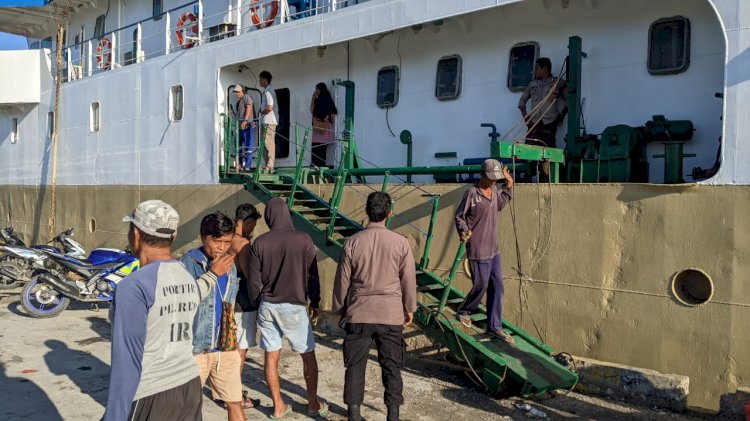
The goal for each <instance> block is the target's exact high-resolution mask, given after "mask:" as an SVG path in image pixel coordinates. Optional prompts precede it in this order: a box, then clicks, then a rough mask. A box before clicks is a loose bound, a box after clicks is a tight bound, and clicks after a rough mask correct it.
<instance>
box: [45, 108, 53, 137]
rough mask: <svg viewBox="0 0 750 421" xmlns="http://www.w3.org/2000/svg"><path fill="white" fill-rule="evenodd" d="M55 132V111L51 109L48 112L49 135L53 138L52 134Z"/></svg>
mask: <svg viewBox="0 0 750 421" xmlns="http://www.w3.org/2000/svg"><path fill="white" fill-rule="evenodd" d="M54 133H55V112H54V111H50V112H48V113H47V137H48V138H49V139H52V135H53V134H54Z"/></svg>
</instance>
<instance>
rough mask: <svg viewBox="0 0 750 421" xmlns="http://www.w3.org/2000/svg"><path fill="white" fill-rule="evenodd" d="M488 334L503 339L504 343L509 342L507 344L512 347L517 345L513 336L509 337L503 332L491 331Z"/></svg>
mask: <svg viewBox="0 0 750 421" xmlns="http://www.w3.org/2000/svg"><path fill="white" fill-rule="evenodd" d="M487 333H489V334H490V335H494V336H496V337H498V338H500V339H502V340H503V341H504V342H507V343H509V344H511V345H515V344H516V341H515V339H513V337H512V336H510V335H508V334H507V333H505V331H503V330H491V331H489V332H487Z"/></svg>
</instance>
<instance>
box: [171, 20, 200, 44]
mask: <svg viewBox="0 0 750 421" xmlns="http://www.w3.org/2000/svg"><path fill="white" fill-rule="evenodd" d="M183 27H184V28H183ZM183 31H186V32H188V36H187V37H185V36H184V35H183ZM175 35H176V36H177V42H178V43H179V44H180V45H181V46H182V47H183V48H190V47H192V46H193V45H194V44H195V38H198V18H196V17H195V15H194V14H192V13H190V12H185V13H183V14H182V15H181V16H180V20H178V21H177V30H175Z"/></svg>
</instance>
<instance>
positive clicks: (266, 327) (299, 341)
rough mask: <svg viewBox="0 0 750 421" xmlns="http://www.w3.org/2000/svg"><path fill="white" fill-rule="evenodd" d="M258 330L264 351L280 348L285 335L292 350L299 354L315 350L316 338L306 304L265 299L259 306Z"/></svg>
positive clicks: (261, 347)
mask: <svg viewBox="0 0 750 421" xmlns="http://www.w3.org/2000/svg"><path fill="white" fill-rule="evenodd" d="M258 330H259V331H260V349H262V350H263V351H266V352H273V351H278V350H280V349H281V340H282V339H283V338H284V337H286V338H287V340H288V341H289V345H291V346H292V351H294V352H296V353H298V354H305V353H307V352H312V351H314V350H315V338H314V337H313V331H312V325H311V324H310V317H309V316H308V315H307V307H306V306H303V305H299V304H287V303H269V302H266V301H263V302H261V303H260V308H258Z"/></svg>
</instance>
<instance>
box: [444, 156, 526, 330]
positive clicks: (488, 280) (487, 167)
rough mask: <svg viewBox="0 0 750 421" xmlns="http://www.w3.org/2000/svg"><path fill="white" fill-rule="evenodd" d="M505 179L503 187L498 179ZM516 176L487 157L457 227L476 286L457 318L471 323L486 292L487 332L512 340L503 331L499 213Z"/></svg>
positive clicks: (459, 212)
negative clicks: (498, 183) (498, 241)
mask: <svg viewBox="0 0 750 421" xmlns="http://www.w3.org/2000/svg"><path fill="white" fill-rule="evenodd" d="M503 178H504V179H505V185H504V186H503V187H502V189H501V190H498V189H497V186H496V184H497V181H498V180H501V179H503ZM512 188H513V177H511V176H510V173H508V169H507V168H505V167H504V166H503V165H502V164H500V162H498V161H497V160H494V159H488V160H486V161H484V163H483V164H482V172H481V178H480V179H479V181H478V182H477V183H476V184H475V185H474V186H472V187H470V188H469V190H467V191H466V193H465V194H464V198H463V199H462V200H461V203H460V204H459V205H458V209H456V228H457V229H458V235H459V236H460V237H461V241H462V242H466V256H467V258H468V259H469V262H471V269H472V270H471V280H472V283H473V286H472V288H471V291H469V294H468V295H467V296H466V300H465V301H464V304H463V305H462V306H461V308H459V310H458V315H457V317H458V319H459V320H460V321H461V323H463V324H464V325H465V326H467V327H470V326H471V314H472V313H474V312H476V311H477V309H478V308H479V303H480V302H481V301H482V297H484V293H485V292H487V317H488V323H487V332H488V333H490V334H493V335H495V336H497V337H499V338H500V339H502V340H504V341H505V342H508V343H510V344H512V343H514V341H513V337H511V336H510V335H508V334H507V333H505V331H503V295H504V293H505V289H504V287H503V274H502V266H501V259H500V250H499V248H498V246H497V219H498V213H499V212H500V211H501V210H503V208H504V207H505V205H506V204H507V203H508V202H509V201H510V200H511V189H512Z"/></svg>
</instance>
